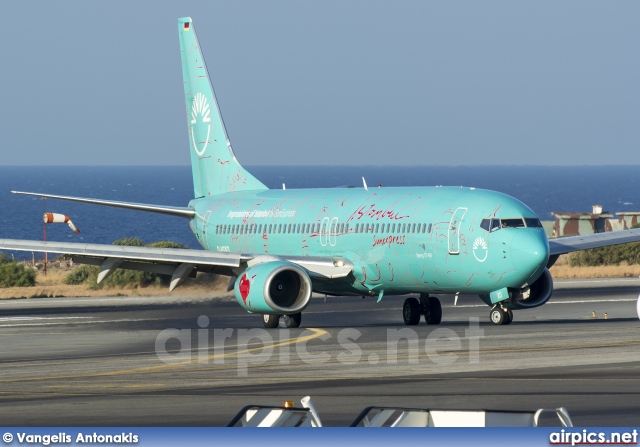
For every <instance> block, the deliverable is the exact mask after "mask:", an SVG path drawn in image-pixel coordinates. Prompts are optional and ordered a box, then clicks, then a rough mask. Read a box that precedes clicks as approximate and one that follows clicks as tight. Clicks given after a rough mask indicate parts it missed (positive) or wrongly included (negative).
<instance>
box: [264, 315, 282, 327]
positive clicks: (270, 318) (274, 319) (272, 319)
mask: <svg viewBox="0 0 640 447" xmlns="http://www.w3.org/2000/svg"><path fill="white" fill-rule="evenodd" d="M262 323H263V324H264V327H266V328H267V329H274V328H277V327H278V324H280V315H266V314H265V315H263V316H262Z"/></svg>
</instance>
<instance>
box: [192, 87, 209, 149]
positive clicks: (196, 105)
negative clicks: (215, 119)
mask: <svg viewBox="0 0 640 447" xmlns="http://www.w3.org/2000/svg"><path fill="white" fill-rule="evenodd" d="M198 117H201V121H202V125H198ZM204 124H206V125H207V132H206V136H205V135H204V134H205V132H204ZM189 127H190V131H191V143H192V144H193V149H194V150H195V151H196V154H198V156H200V157H202V156H203V155H204V151H205V150H206V149H207V145H208V144H209V135H211V106H210V105H209V101H208V100H207V97H206V96H205V95H203V94H202V93H200V92H198V93H197V94H196V96H195V97H194V98H193V101H191V126H189ZM194 128H195V132H194ZM196 136H197V137H198V138H197V141H196ZM199 147H200V149H198V148H199Z"/></svg>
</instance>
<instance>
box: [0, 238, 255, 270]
mask: <svg viewBox="0 0 640 447" xmlns="http://www.w3.org/2000/svg"><path fill="white" fill-rule="evenodd" d="M0 250H10V251H11V250H14V251H35V252H47V253H57V254H65V255H75V256H89V257H97V258H118V259H126V260H135V261H142V262H161V263H186V264H200V265H203V264H206V265H215V266H225V267H238V266H239V265H240V263H241V262H242V261H246V260H248V259H252V258H253V256H250V255H243V254H240V253H220V252H211V251H205V250H191V249H182V248H160V247H132V246H129V245H106V244H82V243H77V242H43V241H29V240H20V239H0Z"/></svg>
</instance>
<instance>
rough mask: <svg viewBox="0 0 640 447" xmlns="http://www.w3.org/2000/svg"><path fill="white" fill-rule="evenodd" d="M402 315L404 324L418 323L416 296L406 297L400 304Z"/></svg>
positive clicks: (418, 309) (412, 324)
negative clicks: (402, 303)
mask: <svg viewBox="0 0 640 447" xmlns="http://www.w3.org/2000/svg"><path fill="white" fill-rule="evenodd" d="M402 317H403V318H404V324H406V325H407V326H415V325H416V324H418V323H420V303H419V302H418V300H417V299H416V298H407V299H406V300H404V305H403V306H402Z"/></svg>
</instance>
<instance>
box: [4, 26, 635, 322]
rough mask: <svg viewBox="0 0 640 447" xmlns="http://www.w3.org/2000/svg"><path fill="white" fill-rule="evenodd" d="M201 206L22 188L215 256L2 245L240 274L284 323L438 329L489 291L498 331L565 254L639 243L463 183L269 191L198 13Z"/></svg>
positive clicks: (240, 285) (534, 295)
mask: <svg viewBox="0 0 640 447" xmlns="http://www.w3.org/2000/svg"><path fill="white" fill-rule="evenodd" d="M178 33H179V38H180V52H181V58H182V74H183V80H184V94H185V101H186V113H187V126H188V139H189V145H190V152H191V165H192V169H193V186H194V197H195V198H194V199H193V200H192V201H191V202H189V204H188V206H187V207H184V208H182V207H170V206H157V205H147V204H138V203H129V202H117V201H109V200H100V199H91V198H79V197H68V196H58V195H51V194H38V193H27V192H19V191H13V192H14V193H18V194H28V195H33V196H40V197H48V198H56V199H63V200H73V201H78V202H85V203H93V204H98V205H107V206H115V207H121V208H128V209H134V210H141V211H148V212H155V213H162V214H168V215H173V216H178V217H182V218H186V219H188V221H189V225H190V227H191V231H193V233H194V234H195V236H196V238H197V239H198V241H199V242H200V244H201V245H202V247H203V248H204V249H205V250H179V249H162V248H150V247H123V246H112V245H97V244H77V243H67V242H40V241H24V240H9V239H5V240H0V249H4V250H24V251H41V252H49V253H59V254H65V255H67V256H68V257H70V258H71V259H72V260H73V261H74V262H76V263H84V264H92V265H98V266H100V274H99V277H98V281H99V282H100V281H102V280H103V279H104V278H106V277H107V276H108V275H109V274H111V273H112V272H113V271H114V270H115V269H117V268H125V269H134V270H142V271H147V272H154V273H161V274H167V275H170V276H171V284H170V290H173V289H174V288H175V287H177V286H178V285H179V284H180V283H181V282H182V281H183V280H184V279H185V278H187V277H189V276H194V275H195V274H196V273H197V272H208V273H217V274H223V275H228V276H230V278H231V280H230V282H229V287H228V290H229V291H231V290H233V291H234V294H235V297H236V300H237V301H238V304H240V306H242V307H243V308H244V309H246V310H247V311H248V312H250V313H255V314H261V315H262V316H263V322H264V326H265V327H267V328H274V327H277V326H278V325H279V322H280V317H282V316H284V317H285V318H284V324H285V325H286V326H287V327H299V325H300V323H301V318H302V311H303V310H304V309H305V308H306V307H307V305H308V304H309V302H310V300H311V294H312V292H318V293H323V294H327V295H342V296H344V295H357V296H374V297H377V299H378V300H381V299H382V298H383V296H384V295H410V294H414V295H415V294H417V295H418V296H419V298H416V297H413V296H411V297H408V298H406V300H405V301H404V305H403V310H402V315H403V318H404V322H405V323H406V324H407V325H416V324H418V323H419V322H420V319H421V317H424V320H425V322H426V323H427V324H439V323H440V322H441V319H442V308H441V305H440V301H439V300H438V298H436V297H435V296H433V295H434V294H456V295H457V294H465V295H468V294H472V295H478V296H479V297H480V299H481V300H482V301H484V302H485V303H486V304H487V305H488V306H489V307H490V309H491V310H490V314H489V316H490V320H491V321H492V322H493V323H495V324H498V325H501V324H509V323H511V321H512V320H513V310H517V309H531V308H534V307H538V306H541V305H543V304H545V303H546V302H547V301H548V300H549V299H550V298H551V294H552V292H553V280H552V278H551V274H550V273H549V267H551V265H553V263H554V262H555V261H556V260H557V259H558V256H559V255H561V254H563V253H569V252H572V251H576V250H583V249H587V248H595V247H602V246H606V245H614V244H621V243H626V242H632V241H638V240H640V230H629V231H620V232H609V233H600V234H593V235H588V236H579V237H569V238H563V239H558V240H551V241H549V240H547V237H546V235H545V232H544V230H543V228H542V226H541V224H540V220H539V219H538V218H537V217H536V215H535V214H534V212H533V211H531V209H529V208H528V207H527V206H526V205H524V204H523V203H522V202H520V201H518V200H516V199H514V198H513V197H510V196H508V195H506V194H502V193H499V192H494V191H487V190H481V189H476V188H463V187H408V188H407V187H403V188H368V187H367V186H366V183H364V184H363V187H362V188H333V189H299V190H294V189H286V190H285V189H284V188H283V189H282V190H273V189H268V188H267V187H266V186H265V185H264V184H263V183H261V182H260V181H259V180H258V179H256V178H255V177H254V176H252V175H251V174H250V173H249V172H247V171H246V170H245V169H244V168H243V167H242V166H241V165H240V163H239V162H238V160H237V159H236V157H235V155H234V152H233V150H232V148H231V143H230V142H229V139H228V137H227V133H226V130H225V127H224V122H223V120H222V116H221V114H220V110H219V108H218V104H217V101H216V98H215V95H214V92H213V88H212V86H211V83H210V81H209V75H208V72H207V68H206V65H205V62H204V58H203V56H202V53H201V50H200V45H199V43H198V40H197V37H196V33H195V29H194V26H193V22H192V20H191V19H190V18H181V19H179V20H178Z"/></svg>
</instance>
